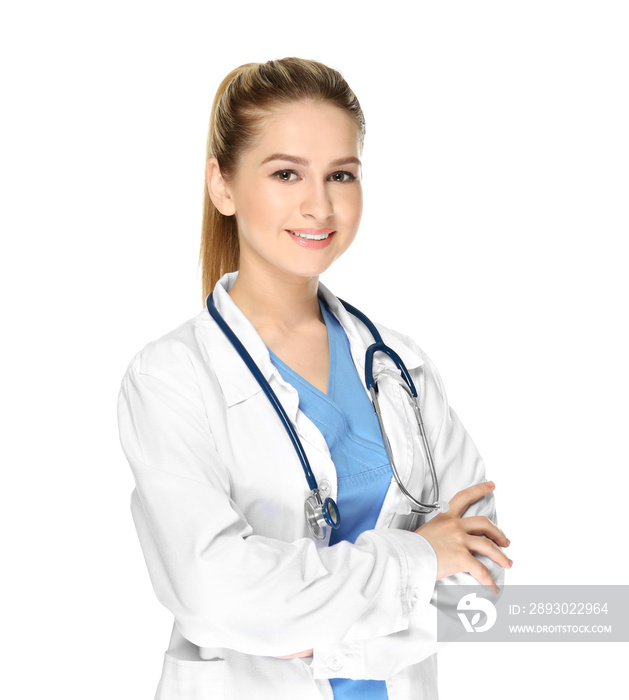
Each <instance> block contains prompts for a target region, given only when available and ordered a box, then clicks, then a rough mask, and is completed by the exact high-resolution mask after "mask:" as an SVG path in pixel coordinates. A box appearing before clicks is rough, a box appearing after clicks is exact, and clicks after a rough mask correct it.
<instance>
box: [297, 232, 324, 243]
mask: <svg viewBox="0 0 629 700" xmlns="http://www.w3.org/2000/svg"><path fill="white" fill-rule="evenodd" d="M291 233H292V234H293V235H294V236H299V238H307V239H308V240H309V241H322V240H324V239H325V238H327V237H328V236H329V235H330V234H329V233H323V234H320V235H316V234H314V233H297V231H291Z"/></svg>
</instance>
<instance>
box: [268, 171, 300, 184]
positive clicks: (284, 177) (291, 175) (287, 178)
mask: <svg viewBox="0 0 629 700" xmlns="http://www.w3.org/2000/svg"><path fill="white" fill-rule="evenodd" d="M271 177H276V178H277V179H278V180H281V181H282V182H293V181H294V180H296V179H297V173H296V172H295V171H294V170H277V171H276V172H274V173H273V174H272V175H271Z"/></svg>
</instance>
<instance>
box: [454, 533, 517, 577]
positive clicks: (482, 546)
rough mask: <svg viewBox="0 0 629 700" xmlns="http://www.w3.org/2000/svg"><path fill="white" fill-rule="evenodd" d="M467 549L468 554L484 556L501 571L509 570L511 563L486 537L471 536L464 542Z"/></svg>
mask: <svg viewBox="0 0 629 700" xmlns="http://www.w3.org/2000/svg"><path fill="white" fill-rule="evenodd" d="M465 544H466V545H467V548H468V549H469V550H470V552H476V553H477V554H484V555H485V556H486V557H489V558H490V559H491V560H493V561H495V562H496V564H499V565H500V566H502V568H503V569H510V568H511V566H512V565H513V562H512V561H511V559H509V557H508V556H507V555H506V554H505V553H504V552H503V551H502V550H501V549H500V547H497V546H496V545H495V544H494V543H493V542H492V541H491V540H490V539H488V538H487V537H476V536H475V535H471V536H470V537H469V539H467V540H466V541H465Z"/></svg>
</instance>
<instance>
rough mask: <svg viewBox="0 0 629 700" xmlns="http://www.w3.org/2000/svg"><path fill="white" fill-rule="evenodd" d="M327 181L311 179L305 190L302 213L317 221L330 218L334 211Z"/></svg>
mask: <svg viewBox="0 0 629 700" xmlns="http://www.w3.org/2000/svg"><path fill="white" fill-rule="evenodd" d="M326 184H327V183H325V182H315V181H311V182H309V183H308V184H307V186H306V187H305V188H304V190H303V199H302V201H301V207H300V213H301V215H302V216H309V217H311V218H313V219H315V220H317V221H323V220H325V219H328V218H330V216H332V214H333V213H334V205H333V203H332V198H331V197H330V192H329V191H328V188H327V187H326Z"/></svg>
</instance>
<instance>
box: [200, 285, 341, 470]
mask: <svg viewBox="0 0 629 700" xmlns="http://www.w3.org/2000/svg"><path fill="white" fill-rule="evenodd" d="M237 276H238V273H237V272H230V273H227V274H226V275H224V276H223V277H222V278H221V279H220V280H219V281H218V282H217V284H216V286H215V288H214V292H213V295H212V298H213V299H214V303H215V305H216V308H217V309H218V311H219V313H220V314H221V316H222V317H223V318H224V319H225V321H226V322H227V323H228V324H229V326H230V328H231V329H232V330H233V331H234V333H235V334H236V336H237V337H238V338H239V340H240V341H241V342H242V344H243V345H244V346H245V348H246V349H247V351H248V352H249V354H250V355H251V357H252V359H253V361H254V362H255V363H256V364H257V366H258V368H259V369H260V371H261V372H262V374H263V376H264V378H265V379H266V380H267V381H268V382H269V384H270V386H271V388H272V389H273V391H274V392H275V394H276V396H277V398H278V399H279V401H280V402H281V404H282V406H283V408H284V410H285V411H286V414H287V416H288V418H289V419H290V420H291V422H292V423H293V425H294V426H295V428H296V430H297V432H298V433H299V436H300V438H302V439H303V440H304V441H306V442H309V443H310V444H311V445H312V446H313V447H315V448H316V449H317V450H319V451H320V452H322V453H323V454H324V455H325V456H326V457H327V458H328V459H329V458H330V451H329V449H328V446H327V443H326V442H325V438H324V437H323V435H322V434H321V432H320V431H319V430H318V429H317V428H316V426H315V425H314V424H313V423H312V421H310V420H309V419H308V418H307V417H306V416H305V415H304V414H303V413H302V412H301V411H299V394H298V393H297V390H296V389H295V388H294V387H293V386H291V385H290V384H289V383H288V382H286V381H285V380H284V379H283V378H282V376H281V375H280V373H279V372H278V370H277V369H276V368H275V366H274V365H273V363H272V362H271V357H270V355H269V351H268V349H267V347H266V345H265V344H264V341H263V340H262V338H261V337H260V334H259V333H258V332H257V331H256V329H255V327H254V326H253V324H252V323H251V322H250V321H249V319H248V318H247V317H246V316H245V315H244V314H243V313H242V311H241V310H240V309H239V308H238V306H237V305H236V304H235V303H234V302H233V301H232V299H231V297H230V296H229V290H230V289H231V288H232V286H233V284H234V282H235V281H236V278H237ZM205 314H206V315H207V320H208V323H209V327H208V328H209V332H210V334H211V337H210V339H209V341H208V343H207V352H208V356H209V359H210V364H211V366H212V367H214V369H215V371H216V376H217V379H218V382H219V384H220V386H221V390H222V391H223V395H224V397H225V401H226V402H227V405H228V407H231V406H234V405H236V404H237V403H240V402H242V401H246V400H247V399H250V398H251V397H252V396H255V395H256V394H257V393H258V392H260V391H262V389H261V387H260V385H259V384H258V381H257V380H256V378H255V377H254V376H253V374H252V373H251V372H250V371H249V369H248V368H247V366H246V364H245V363H244V361H243V359H242V358H241V357H240V355H239V354H238V353H237V352H236V351H235V349H234V347H233V346H232V344H231V343H230V341H229V339H228V338H227V337H226V336H225V334H224V333H223V331H222V330H221V329H220V328H219V326H218V325H217V324H216V323H215V321H214V320H213V319H212V318H211V317H210V316H209V313H208V311H207V309H205ZM269 409H270V410H273V409H272V408H271V406H270V404H269Z"/></svg>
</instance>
